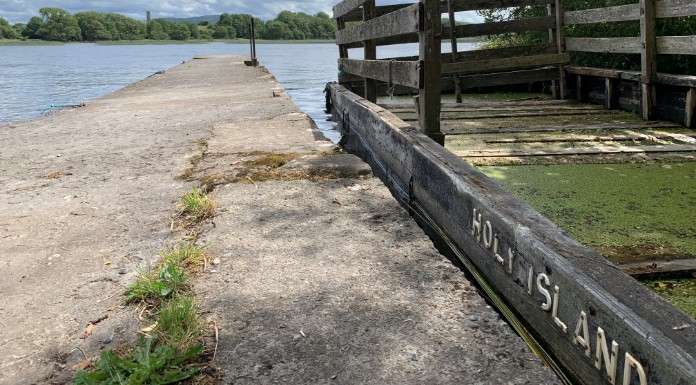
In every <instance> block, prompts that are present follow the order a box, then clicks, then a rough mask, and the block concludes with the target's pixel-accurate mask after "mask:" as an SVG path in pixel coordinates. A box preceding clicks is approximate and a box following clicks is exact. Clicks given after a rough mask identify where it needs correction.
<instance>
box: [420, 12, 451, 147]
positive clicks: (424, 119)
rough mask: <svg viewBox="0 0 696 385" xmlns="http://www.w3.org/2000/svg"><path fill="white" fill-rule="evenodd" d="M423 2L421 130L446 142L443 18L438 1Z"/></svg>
mask: <svg viewBox="0 0 696 385" xmlns="http://www.w3.org/2000/svg"><path fill="white" fill-rule="evenodd" d="M419 4H420V20H421V25H420V28H419V29H420V32H419V33H418V40H419V47H420V49H419V58H420V73H421V76H420V82H419V83H420V85H419V90H418V95H419V96H420V98H419V100H420V103H419V105H420V115H419V117H418V123H419V126H420V129H421V130H422V131H423V132H424V133H425V134H426V135H428V136H429V137H430V138H431V139H433V140H434V141H435V142H437V143H439V144H441V145H444V143H445V135H444V134H443V133H442V132H441V131H440V72H441V66H442V63H441V61H440V53H441V49H440V42H441V39H442V20H441V18H440V1H439V0H419Z"/></svg>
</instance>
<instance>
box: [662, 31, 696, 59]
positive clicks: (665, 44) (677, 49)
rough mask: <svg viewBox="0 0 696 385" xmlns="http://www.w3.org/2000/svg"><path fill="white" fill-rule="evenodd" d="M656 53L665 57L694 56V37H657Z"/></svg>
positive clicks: (695, 46) (695, 47)
mask: <svg viewBox="0 0 696 385" xmlns="http://www.w3.org/2000/svg"><path fill="white" fill-rule="evenodd" d="M655 40H656V43H657V53H658V54H665V55H696V35H694V36H657V37H656V38H655Z"/></svg>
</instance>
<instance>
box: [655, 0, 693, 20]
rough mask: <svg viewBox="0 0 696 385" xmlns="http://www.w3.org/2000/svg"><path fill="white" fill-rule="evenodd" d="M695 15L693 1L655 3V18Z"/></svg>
mask: <svg viewBox="0 0 696 385" xmlns="http://www.w3.org/2000/svg"><path fill="white" fill-rule="evenodd" d="M693 15H696V2H695V1H693V0H662V1H658V2H657V17H658V18H665V17H682V16H693Z"/></svg>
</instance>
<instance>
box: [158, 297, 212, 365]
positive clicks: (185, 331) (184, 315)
mask: <svg viewBox="0 0 696 385" xmlns="http://www.w3.org/2000/svg"><path fill="white" fill-rule="evenodd" d="M201 328H202V327H201V321H200V318H199V317H198V310H197V308H196V306H195V303H194V299H193V297H192V296H189V295H175V296H173V297H172V298H171V299H170V300H168V301H166V302H164V303H163V304H162V307H161V308H160V311H159V314H158V321H157V328H156V329H155V333H156V335H157V337H158V339H159V340H160V341H161V342H162V343H165V344H170V345H172V346H174V348H175V349H176V350H177V351H178V352H184V351H187V350H188V349H190V348H191V347H192V346H194V345H195V344H196V341H197V340H198V338H199V337H200V336H201Z"/></svg>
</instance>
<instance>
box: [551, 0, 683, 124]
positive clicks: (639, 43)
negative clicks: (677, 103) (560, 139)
mask: <svg viewBox="0 0 696 385" xmlns="http://www.w3.org/2000/svg"><path fill="white" fill-rule="evenodd" d="M684 16H696V1H694V0H661V1H657V0H640V1H639V2H638V3H637V4H629V5H620V6H614V7H605V8H597V9H586V10H581V11H570V12H565V13H564V14H563V23H564V25H578V24H594V23H605V22H616V21H636V20H639V21H640V36H639V37H611V38H579V37H572V38H571V37H568V38H566V39H565V45H566V49H567V50H568V51H577V52H603V53H634V54H640V55H641V72H640V82H641V109H642V115H643V118H644V119H652V118H653V115H654V112H655V104H656V103H655V84H656V83H660V77H661V76H658V72H657V71H658V68H657V55H696V36H657V35H656V31H655V30H656V28H655V26H656V21H657V19H662V18H672V17H684ZM571 72H573V73H575V74H577V75H578V81H577V83H578V89H580V84H581V81H580V76H581V75H582V74H592V71H588V70H584V71H583V70H582V69H574V70H572V71H571ZM663 77H664V76H663ZM668 77H669V76H668ZM614 78H615V77H614V76H611V77H610V76H608V77H607V80H606V92H607V101H608V102H607V103H608V106H609V104H610V102H609V101H610V100H611V99H612V98H611V95H612V94H613V93H614V91H613V88H615V87H616V81H615V80H613V79H614ZM670 78H671V80H672V82H674V80H675V77H674V76H671V77H670ZM690 78H691V79H689V77H684V81H683V84H682V85H684V86H689V84H691V83H693V80H694V79H693V77H690ZM685 107H686V115H687V117H686V119H685V124H686V125H687V126H690V125H692V124H693V122H692V120H693V111H694V108H695V107H696V89H695V88H694V86H693V85H692V86H691V90H690V91H688V92H687V101H686V106H685Z"/></svg>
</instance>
